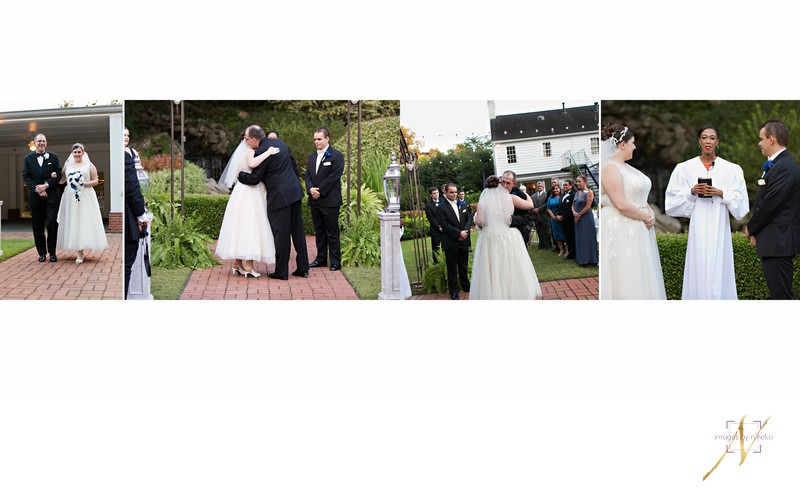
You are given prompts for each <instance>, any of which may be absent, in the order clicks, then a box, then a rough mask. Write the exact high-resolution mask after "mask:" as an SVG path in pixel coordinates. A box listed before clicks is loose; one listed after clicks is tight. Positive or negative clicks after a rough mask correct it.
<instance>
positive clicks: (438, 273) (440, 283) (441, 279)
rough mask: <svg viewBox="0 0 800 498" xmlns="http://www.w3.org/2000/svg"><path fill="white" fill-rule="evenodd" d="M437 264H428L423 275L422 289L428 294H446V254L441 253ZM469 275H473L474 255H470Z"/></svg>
mask: <svg viewBox="0 0 800 498" xmlns="http://www.w3.org/2000/svg"><path fill="white" fill-rule="evenodd" d="M437 259H438V261H436V262H435V263H428V267H427V268H426V269H425V273H423V274H422V288H423V289H424V290H425V293H426V294H444V293H446V292H449V289H448V288H447V263H446V262H445V257H444V252H442V251H440V252H439V255H438V257H437ZM467 274H468V275H470V276H471V275H472V254H470V258H469V264H468V267H467Z"/></svg>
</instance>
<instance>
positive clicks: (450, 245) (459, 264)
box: [439, 183, 472, 300]
mask: <svg viewBox="0 0 800 498" xmlns="http://www.w3.org/2000/svg"><path fill="white" fill-rule="evenodd" d="M446 189H447V190H446V192H447V198H446V200H445V202H443V203H441V205H440V206H439V222H440V223H441V224H442V233H443V235H442V251H444V258H445V261H446V263H447V287H448V290H449V291H450V299H454V300H455V299H459V297H458V283H459V281H460V282H461V290H463V291H464V292H469V287H470V282H469V273H468V271H467V267H468V265H469V249H470V244H471V242H470V237H469V235H470V224H471V223H472V212H471V210H470V207H469V204H467V205H466V206H463V207H461V208H459V207H458V203H457V202H456V201H457V197H458V187H457V186H456V184H454V183H449V184H447V187H446Z"/></svg>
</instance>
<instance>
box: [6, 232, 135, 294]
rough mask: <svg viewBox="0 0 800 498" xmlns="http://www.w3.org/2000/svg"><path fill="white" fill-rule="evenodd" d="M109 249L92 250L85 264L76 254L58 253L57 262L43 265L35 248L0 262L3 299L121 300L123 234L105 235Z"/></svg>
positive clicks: (17, 236) (8, 236) (26, 235)
mask: <svg viewBox="0 0 800 498" xmlns="http://www.w3.org/2000/svg"><path fill="white" fill-rule="evenodd" d="M106 237H107V238H108V247H107V248H106V249H105V250H104V251H102V252H100V253H97V252H94V251H89V252H87V253H86V258H85V261H84V263H83V264H81V265H79V264H76V263H75V258H76V257H77V253H76V251H56V256H58V261H57V262H56V263H51V262H50V261H49V260H48V261H45V262H44V263H40V262H39V260H38V257H39V254H38V253H37V252H36V248H35V247H32V248H30V249H28V250H27V251H25V252H22V253H20V254H17V255H16V256H14V257H13V258H10V259H8V260H6V261H3V262H2V263H0V299H26V300H27V299H51V300H62V299H66V300H73V299H116V300H121V299H122V277H123V269H124V267H123V258H122V234H106ZM32 238H33V235H32V234H30V233H21V232H8V233H7V232H3V239H4V240H5V239H32Z"/></svg>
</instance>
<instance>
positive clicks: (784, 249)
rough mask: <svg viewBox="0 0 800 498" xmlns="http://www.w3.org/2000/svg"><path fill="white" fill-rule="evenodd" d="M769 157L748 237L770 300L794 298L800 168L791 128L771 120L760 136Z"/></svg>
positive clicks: (799, 230) (799, 243) (799, 247)
mask: <svg viewBox="0 0 800 498" xmlns="http://www.w3.org/2000/svg"><path fill="white" fill-rule="evenodd" d="M758 136H759V138H760V139H761V140H760V141H759V142H758V145H759V147H760V148H761V153H762V154H763V155H764V156H766V157H767V162H766V163H765V164H764V174H763V175H762V177H761V179H760V180H759V181H758V185H759V187H758V192H757V193H756V202H755V204H754V205H753V211H752V212H753V215H752V217H751V218H750V221H749V222H748V223H747V228H746V229H745V235H746V236H747V237H748V239H749V240H750V244H752V245H754V246H756V253H757V254H758V256H759V257H760V258H761V270H762V271H763V272H764V278H765V279H766V281H767V288H768V289H769V296H770V299H794V298H795V294H794V290H793V289H792V274H793V266H794V258H795V256H796V255H797V254H799V253H800V168H798V166H797V162H795V160H794V157H792V155H791V154H790V153H789V151H788V150H786V145H787V144H788V142H789V129H788V128H787V127H786V124H785V123H783V121H777V120H770V121H767V122H765V123H764V124H763V125H761V131H760V132H759V134H758Z"/></svg>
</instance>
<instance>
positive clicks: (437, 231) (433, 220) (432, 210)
mask: <svg viewBox="0 0 800 498" xmlns="http://www.w3.org/2000/svg"><path fill="white" fill-rule="evenodd" d="M428 194H429V195H430V196H431V200H429V201H428V202H427V203H426V204H425V216H426V217H427V218H428V224H429V225H430V227H431V228H430V231H429V232H428V233H429V234H430V236H431V254H432V255H433V262H434V263H436V262H437V261H439V251H441V249H442V224H441V223H439V205H441V204H442V203H444V201H443V200H442V201H440V200H439V189H437V188H436V187H431V188H429V189H428Z"/></svg>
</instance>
